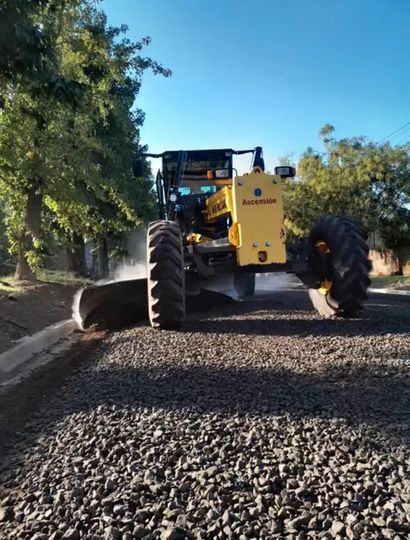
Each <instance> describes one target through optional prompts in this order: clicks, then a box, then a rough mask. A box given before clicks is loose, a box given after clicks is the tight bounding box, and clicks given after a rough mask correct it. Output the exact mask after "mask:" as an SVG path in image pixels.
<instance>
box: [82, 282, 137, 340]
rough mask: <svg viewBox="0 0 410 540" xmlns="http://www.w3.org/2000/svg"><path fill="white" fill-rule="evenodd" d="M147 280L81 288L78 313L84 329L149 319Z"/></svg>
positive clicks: (118, 326) (114, 326)
mask: <svg viewBox="0 0 410 540" xmlns="http://www.w3.org/2000/svg"><path fill="white" fill-rule="evenodd" d="M147 304H148V299H147V280H146V279H145V278H142V279H131V280H128V281H117V282H115V283H107V284H105V285H91V286H89V287H85V288H84V289H83V290H82V291H81V292H80V298H79V301H78V316H79V318H80V320H81V324H82V327H83V329H84V330H86V329H89V328H91V327H92V328H95V329H98V330H105V329H111V330H113V329H117V328H123V327H125V326H128V325H130V324H132V323H134V322H137V321H140V320H143V319H147V317H148V313H147Z"/></svg>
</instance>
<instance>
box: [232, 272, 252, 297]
mask: <svg viewBox="0 0 410 540" xmlns="http://www.w3.org/2000/svg"><path fill="white" fill-rule="evenodd" d="M233 286H234V288H235V291H236V292H237V293H238V295H239V296H240V297H246V296H253V295H254V294H255V274H249V273H247V272H238V273H236V274H234V277H233Z"/></svg>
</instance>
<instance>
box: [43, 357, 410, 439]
mask: <svg viewBox="0 0 410 540" xmlns="http://www.w3.org/2000/svg"><path fill="white" fill-rule="evenodd" d="M81 381H82V383H81V388H80V387H79V385H78V379H77V382H76V380H74V379H73V380H72V381H71V382H70V383H69V384H68V387H66V389H65V395H64V396H62V397H61V398H60V402H59V403H54V405H53V409H54V410H53V411H52V412H51V413H50V416H53V417H54V418H53V419H52V420H53V421H57V420H59V419H61V416H66V415H70V414H71V413H75V412H86V411H90V410H95V409H96V408H97V407H98V406H104V407H110V406H117V407H119V408H120V409H121V408H123V407H131V408H132V409H134V408H148V409H149V408H161V409H168V410H176V411H177V410H181V409H185V410H186V409H194V410H196V411H198V412H201V413H203V412H206V413H208V412H222V413H225V412H239V413H241V414H245V413H246V414H272V415H283V414H288V413H289V414H293V415H297V416H306V415H308V416H320V417H324V418H344V419H346V420H347V421H349V422H350V423H352V424H356V425H357V424H362V423H364V424H366V425H368V426H371V427H374V428H377V429H379V430H381V431H383V432H384V433H385V434H386V435H389V436H395V437H400V438H401V437H405V436H408V435H410V433H409V428H410V426H409V423H408V419H409V414H410V385H409V382H410V380H409V376H408V373H407V375H406V373H405V372H404V369H403V366H402V367H401V368H400V367H397V366H392V365H391V364H390V365H389V364H388V363H386V364H378V365H377V367H374V366H373V367H372V368H371V369H370V368H369V367H364V366H363V367H360V368H357V367H355V366H354V365H352V364H351V365H343V366H339V367H337V368H334V369H329V370H327V371H326V372H325V373H321V374H310V375H309V374H306V373H297V372H295V371H291V370H285V369H272V368H269V369H268V368H267V369H257V368H255V367H250V368H249V369H248V368H216V369H215V368H213V367H212V366H210V367H205V366H198V365H192V366H188V367H185V368H184V367H175V365H173V366H169V365H161V364H159V365H156V366H155V367H150V368H138V367H126V366H119V365H113V366H112V367H111V366H101V367H100V368H99V369H97V370H96V369H90V368H89V369H88V370H87V372H83V373H82V377H81ZM55 416H57V418H55Z"/></svg>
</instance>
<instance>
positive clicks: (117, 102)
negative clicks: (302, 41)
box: [0, 0, 170, 279]
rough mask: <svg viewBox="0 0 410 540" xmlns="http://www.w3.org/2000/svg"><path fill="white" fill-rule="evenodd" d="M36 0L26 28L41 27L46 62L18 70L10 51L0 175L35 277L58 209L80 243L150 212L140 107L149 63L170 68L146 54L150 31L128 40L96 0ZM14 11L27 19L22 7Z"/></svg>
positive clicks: (22, 255) (58, 222)
mask: <svg viewBox="0 0 410 540" xmlns="http://www.w3.org/2000/svg"><path fill="white" fill-rule="evenodd" d="M29 3H30V2H29ZM8 4H9V3H8ZM18 5H19V7H21V6H22V5H24V1H23V0H21V1H20V3H18ZM8 7H9V8H10V6H9V5H8ZM30 7H31V10H29V14H30V15H29V17H26V18H23V19H24V24H25V28H26V27H27V28H29V27H30V24H31V26H33V27H35V28H37V27H40V28H41V37H42V38H43V37H44V36H46V37H47V39H46V43H47V47H45V48H42V49H41V53H40V52H39V55H41V60H38V64H39V65H40V66H41V70H40V69H39V70H36V69H33V70H29V69H28V70H27V69H25V68H24V69H21V70H20V71H19V70H17V68H16V62H15V61H14V64H13V58H12V55H11V54H10V58H11V59H10V60H9V61H8V63H7V65H6V66H5V67H4V69H3V71H2V72H0V81H2V84H1V96H2V98H3V101H2V104H3V105H2V111H1V115H0V148H1V150H0V182H1V188H2V189H3V191H4V193H5V195H6V197H7V200H8V204H9V206H10V208H11V212H10V214H9V216H8V219H7V223H6V225H7V231H8V236H9V239H10V246H11V250H12V251H13V252H14V253H15V254H16V255H17V256H18V264H17V269H16V277H18V278H28V279H33V278H34V277H35V276H34V270H35V269H36V268H37V267H38V265H39V264H40V263H41V253H42V251H43V249H42V242H43V240H42V236H41V225H42V224H43V225H44V218H45V217H49V216H50V215H53V216H54V217H53V218H52V220H53V222H54V230H55V231H56V232H57V233H58V234H60V236H61V237H64V238H66V239H67V241H69V242H70V241H72V242H74V239H75V243H76V244H77V245H78V242H79V237H83V236H84V235H87V236H101V235H102V234H104V235H106V234H107V232H108V233H109V232H110V231H111V230H117V229H118V228H120V229H121V228H124V227H130V226H135V225H136V224H137V223H139V222H140V221H141V219H143V217H144V215H145V214H146V208H145V207H146V206H147V207H149V205H150V200H151V199H150V189H151V184H150V180H149V177H148V176H147V177H145V178H139V179H134V178H133V176H132V163H133V160H134V157H135V154H137V153H138V152H140V144H139V126H140V125H141V123H142V121H143V114H142V113H141V111H139V110H138V109H137V110H136V111H135V112H132V110H131V109H132V106H133V103H134V100H135V97H136V95H137V94H138V91H139V88H140V85H141V79H142V75H143V73H144V71H145V70H146V69H152V70H153V71H154V73H160V74H162V75H164V76H169V75H170V71H169V70H167V69H165V68H163V67H162V66H161V65H160V64H158V63H157V62H155V61H153V60H152V59H150V58H145V57H142V56H141V55H140V51H141V50H142V49H143V48H144V47H145V46H146V45H148V44H149V39H148V38H144V39H143V40H141V42H137V43H132V42H130V41H129V40H127V39H125V38H123V39H120V37H121V35H123V34H124V33H125V32H126V27H125V26H122V27H120V28H111V27H108V26H107V23H106V18H105V15H104V14H103V13H102V12H101V11H98V10H97V9H96V8H95V7H94V5H93V3H92V2H88V1H86V0H67V1H66V2H57V1H53V0H48V1H46V0H44V1H37V2H32V5H31V6H30ZM10 13H11V14H12V15H13V13H14V15H13V16H15V17H16V20H17V23H16V24H17V25H18V24H19V23H20V22H21V13H20V11H19V10H17V12H16V11H15V10H14V12H13V9H9V15H10ZM35 33H36V32H35V31H34V34H35ZM26 63H27V64H30V61H28V62H26ZM13 66H14V69H15V70H16V71H15V72H14V71H13ZM0 67H1V64H0ZM38 71H41V77H40V78H39V77H38V73H37V72H38ZM40 79H41V80H40ZM147 201H148V204H146V203H147ZM45 209H47V212H46V211H45Z"/></svg>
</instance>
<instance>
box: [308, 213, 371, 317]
mask: <svg viewBox="0 0 410 540" xmlns="http://www.w3.org/2000/svg"><path fill="white" fill-rule="evenodd" d="M308 252H309V263H310V267H311V269H312V270H313V272H314V273H315V274H316V275H317V276H318V281H319V283H320V284H319V286H318V288H315V289H309V296H310V299H311V301H312V304H313V306H314V308H315V309H316V310H317V311H318V312H319V313H320V314H321V315H322V316H324V317H326V318H332V317H337V316H340V317H353V316H355V315H356V314H357V312H358V311H360V310H361V309H362V308H363V303H364V301H365V300H366V299H367V289H368V287H369V285H370V279H369V272H370V270H371V262H370V261H369V259H368V253H369V248H368V247H367V244H366V241H365V237H364V235H363V232H362V230H361V228H360V227H359V225H358V224H357V223H356V222H355V221H353V220H352V219H349V218H347V217H341V216H332V215H328V216H323V217H321V218H319V219H318V220H317V221H316V222H315V223H314V225H313V227H312V230H311V232H310V234H309V237H308Z"/></svg>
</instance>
